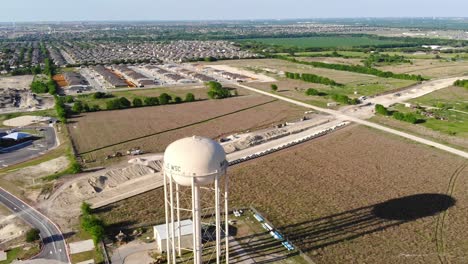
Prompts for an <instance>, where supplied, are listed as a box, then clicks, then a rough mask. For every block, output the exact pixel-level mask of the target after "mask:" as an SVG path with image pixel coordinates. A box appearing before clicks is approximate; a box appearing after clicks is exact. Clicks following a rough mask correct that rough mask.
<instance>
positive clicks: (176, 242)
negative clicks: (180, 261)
mask: <svg viewBox="0 0 468 264" xmlns="http://www.w3.org/2000/svg"><path fill="white" fill-rule="evenodd" d="M227 167H228V162H227V161H226V153H225V152H224V149H223V148H222V147H221V145H220V144H218V143H217V142H216V141H213V140H211V139H209V138H204V137H198V136H193V137H187V138H183V139H179V140H177V141H175V142H173V143H171V144H170V145H169V146H168V147H167V148H166V151H165V152H164V197H165V198H164V200H165V203H164V204H165V211H166V233H167V237H168V239H167V240H166V249H167V250H166V251H167V261H168V263H169V264H171V263H173V264H175V263H176V258H177V256H179V257H181V256H182V254H183V250H193V262H194V263H196V264H201V263H202V262H203V261H202V256H203V248H204V246H203V243H202V242H203V241H202V217H205V215H202V212H206V210H204V208H202V206H201V205H200V199H201V198H200V195H201V191H202V189H203V191H204V192H207V191H208V192H209V195H212V193H213V192H214V217H215V219H214V220H215V239H216V241H215V251H216V263H220V261H221V256H222V255H224V258H225V260H226V263H229V243H228V241H229V238H228V237H229V235H228V230H229V225H228V214H229V211H228V179H227V177H226V178H225V179H224V194H223V195H222V194H221V192H222V187H221V186H220V185H221V184H220V180H221V179H222V178H223V176H225V175H226V169H227ZM213 184H214V187H210V186H212V185H213ZM184 187H185V188H191V195H190V199H191V208H181V203H180V201H181V195H189V194H183V193H182V192H181V191H180V190H181V188H184ZM174 194H175V195H174ZM174 196H175V199H174ZM221 196H223V198H224V217H223V222H224V223H223V224H224V227H223V226H222V225H221V218H222V216H221V204H220V199H221ZM211 208H212V207H211ZM181 211H191V216H192V222H193V249H184V248H182V247H181V242H180V238H181V228H179V227H180V226H181V225H180V221H181V219H180V218H181V216H180V215H181ZM208 217H209V216H208ZM222 229H223V230H224V234H225V235H224V236H225V239H224V240H225V242H224V247H223V248H224V252H223V251H222V250H221V244H222V238H221V232H222Z"/></svg>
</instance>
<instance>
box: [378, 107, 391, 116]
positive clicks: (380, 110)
mask: <svg viewBox="0 0 468 264" xmlns="http://www.w3.org/2000/svg"><path fill="white" fill-rule="evenodd" d="M375 112H376V113H378V114H381V115H384V116H388V115H389V112H388V109H387V108H385V106H383V105H381V104H376V105H375Z"/></svg>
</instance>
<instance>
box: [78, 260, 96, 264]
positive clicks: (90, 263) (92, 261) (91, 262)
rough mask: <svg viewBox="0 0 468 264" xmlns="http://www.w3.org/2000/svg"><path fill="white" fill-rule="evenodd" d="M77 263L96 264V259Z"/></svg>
mask: <svg viewBox="0 0 468 264" xmlns="http://www.w3.org/2000/svg"><path fill="white" fill-rule="evenodd" d="M76 264H94V259H90V260H85V261H81V262H78V263H76Z"/></svg>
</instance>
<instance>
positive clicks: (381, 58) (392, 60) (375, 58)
mask: <svg viewBox="0 0 468 264" xmlns="http://www.w3.org/2000/svg"><path fill="white" fill-rule="evenodd" d="M362 62H363V63H364V66H366V67H369V68H370V67H372V66H375V65H378V64H398V63H411V61H410V60H408V59H407V58H405V57H404V56H401V55H396V54H395V55H388V54H380V53H372V54H371V55H369V56H368V57H367V58H366V59H365V60H363V61H362Z"/></svg>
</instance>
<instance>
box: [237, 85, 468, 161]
mask: <svg viewBox="0 0 468 264" xmlns="http://www.w3.org/2000/svg"><path fill="white" fill-rule="evenodd" d="M461 78H463V77H461ZM454 79H457V78H450V79H445V81H440V80H435V81H432V82H427V83H426V84H425V85H429V86H435V87H441V88H439V89H442V88H444V87H443V85H447V86H449V85H450V84H451V83H450V81H452V83H453V80H454ZM232 84H233V85H237V86H238V87H241V88H244V89H247V90H250V91H252V92H256V93H260V94H263V95H267V96H270V97H273V98H276V99H280V100H283V101H286V102H289V103H292V104H295V105H298V106H302V107H307V108H310V109H314V110H317V111H320V112H323V113H327V114H330V115H333V116H335V117H336V118H337V119H341V120H348V121H352V122H355V123H357V124H361V125H365V126H368V127H372V128H375V129H378V130H381V131H385V132H387V133H391V134H394V135H398V136H400V137H404V138H407V139H410V140H413V141H416V142H419V143H422V144H425V145H429V146H432V147H435V148H438V149H441V150H444V151H447V152H450V153H452V154H455V155H458V156H461V157H464V158H468V153H466V152H464V151H461V150H458V149H455V148H451V147H449V146H446V145H443V144H440V143H437V142H434V141H431V140H427V139H424V138H421V137H417V136H414V135H411V134H408V133H405V132H401V131H398V130H395V129H392V128H388V127H385V126H381V125H378V124H376V123H372V122H369V121H366V120H363V119H360V118H358V117H355V116H352V115H350V114H346V113H342V112H340V111H336V110H331V109H326V108H321V107H317V106H313V105H309V104H306V103H303V102H300V101H296V100H293V99H289V98H286V97H283V96H280V95H278V94H272V93H269V92H265V91H262V90H259V89H255V88H252V87H249V86H246V85H243V84H239V83H234V82H232ZM436 84H437V86H436ZM409 89H410V90H411V89H414V88H409ZM405 92H407V91H403V92H400V93H405Z"/></svg>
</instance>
